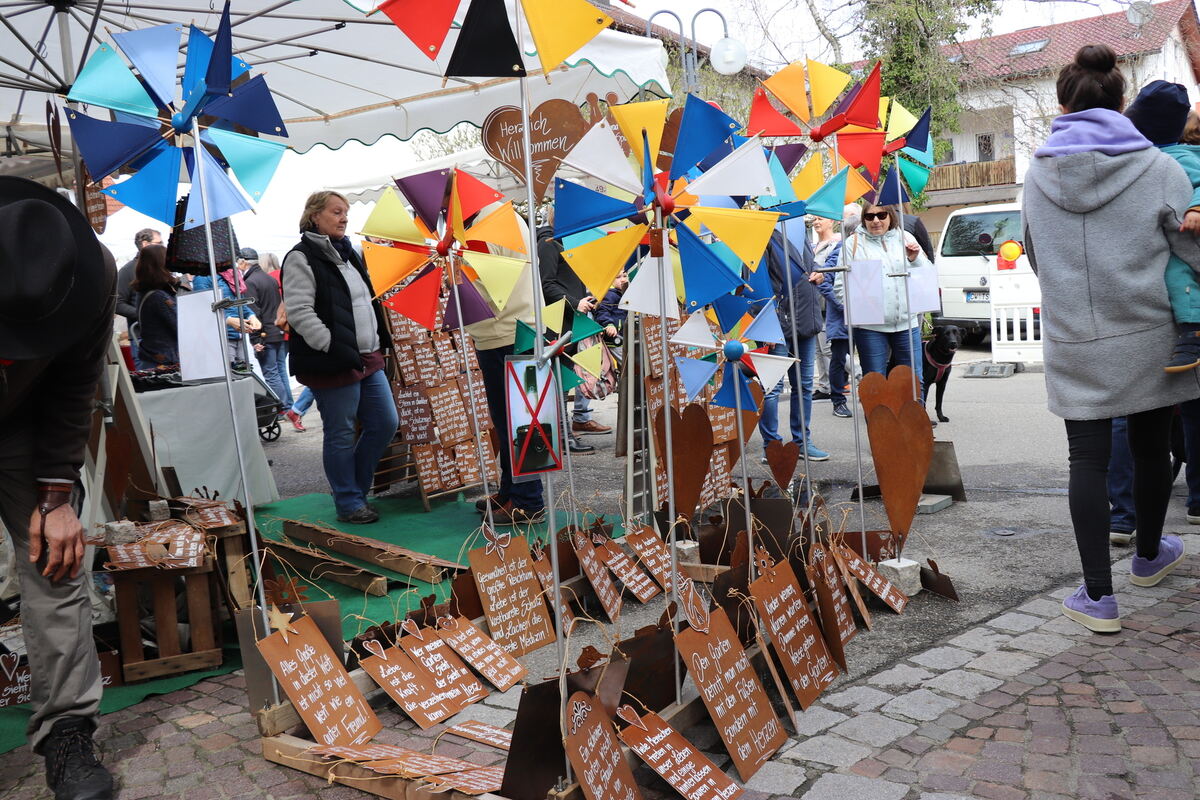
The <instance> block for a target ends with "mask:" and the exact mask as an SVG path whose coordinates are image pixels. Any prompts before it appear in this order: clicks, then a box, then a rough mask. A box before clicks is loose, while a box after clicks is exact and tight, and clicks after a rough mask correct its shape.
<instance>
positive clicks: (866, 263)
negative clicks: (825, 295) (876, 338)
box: [842, 259, 891, 326]
mask: <svg viewBox="0 0 1200 800" xmlns="http://www.w3.org/2000/svg"><path fill="white" fill-rule="evenodd" d="M842 274H843V275H844V276H845V281H846V282H845V284H844V285H845V286H847V287H849V297H850V302H849V303H847V304H846V322H847V323H848V324H850V325H854V326H861V325H882V324H883V319H884V318H883V281H884V277H883V262H882V261H876V260H870V259H863V260H857V261H853V262H851V264H850V271H849V272H844V273H842ZM888 280H891V279H890V278H889V279H888Z"/></svg>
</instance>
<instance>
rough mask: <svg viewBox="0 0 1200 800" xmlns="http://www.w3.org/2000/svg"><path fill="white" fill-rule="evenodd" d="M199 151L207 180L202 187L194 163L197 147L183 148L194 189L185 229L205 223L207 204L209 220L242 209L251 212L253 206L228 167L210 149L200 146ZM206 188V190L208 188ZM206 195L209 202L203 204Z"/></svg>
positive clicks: (237, 212)
mask: <svg viewBox="0 0 1200 800" xmlns="http://www.w3.org/2000/svg"><path fill="white" fill-rule="evenodd" d="M198 149H199V151H200V160H201V161H202V162H203V165H202V167H201V168H202V169H203V170H204V183H203V187H204V188H203V189H201V183H200V180H199V179H198V178H197V176H196V165H195V163H194V160H195V156H194V155H193V154H194V153H195V149H193V148H190V147H189V148H188V149H187V150H186V151H184V155H185V158H186V159H187V162H188V172H189V173H190V174H191V178H192V191H191V194H189V195H188V202H187V209H186V211H185V217H184V221H183V229H184V230H185V231H186V230H191V229H192V228H197V227H199V226H201V225H203V224H204V221H205V214H204V212H205V205H207V210H208V221H209V222H216V221H217V220H219V219H225V218H226V217H232V216H233V215H234V214H240V213H241V212H243V211H250V210H251V209H252V208H253V206H251V205H250V203H248V202H247V201H246V198H245V196H243V195H242V193H241V191H240V190H239V189H238V188H237V186H235V185H234V183H233V181H231V180H230V179H229V175H228V174H226V172H225V170H223V169H221V165H220V164H218V163H217V160H216V159H215V158H213V157H212V156H211V155H209V152H208V150H206V149H204V148H203V147H200V148H198ZM205 190H207V192H206V191H205ZM205 197H207V199H208V202H207V204H204V203H203V202H202V201H203V200H204V198H205Z"/></svg>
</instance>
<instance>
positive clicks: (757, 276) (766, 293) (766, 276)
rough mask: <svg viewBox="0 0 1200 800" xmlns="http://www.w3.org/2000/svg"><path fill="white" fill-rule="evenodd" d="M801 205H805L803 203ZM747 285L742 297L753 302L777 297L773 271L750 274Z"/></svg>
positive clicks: (763, 270)
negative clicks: (772, 282)
mask: <svg viewBox="0 0 1200 800" xmlns="http://www.w3.org/2000/svg"><path fill="white" fill-rule="evenodd" d="M800 205H804V204H803V203H801V204H800ZM746 284H747V285H748V286H749V287H750V288H748V289H743V290H742V293H741V296H742V297H744V298H746V299H747V300H750V301H752V302H758V301H759V300H769V299H770V298H772V297H774V296H775V287H773V286H772V285H771V271H770V270H769V269H756V270H754V271H753V272H751V273H750V275H749V277H748V278H747V279H746Z"/></svg>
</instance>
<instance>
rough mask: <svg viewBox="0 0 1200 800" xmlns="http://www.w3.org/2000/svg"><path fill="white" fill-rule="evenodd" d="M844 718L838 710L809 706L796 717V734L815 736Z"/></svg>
mask: <svg viewBox="0 0 1200 800" xmlns="http://www.w3.org/2000/svg"><path fill="white" fill-rule="evenodd" d="M844 719H846V715H845V714H843V713H841V712H840V711H834V710H833V709H830V708H825V707H824V706H810V707H809V709H808V710H807V711H805V712H804V713H803V714H800V715H799V716H798V717H797V718H796V735H797V736H815V735H817V734H818V733H821V732H822V731H824V730H825V729H826V728H829V727H831V726H833V725H836V724H838V723H839V722H841V721H842V720H844Z"/></svg>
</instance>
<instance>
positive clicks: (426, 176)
mask: <svg viewBox="0 0 1200 800" xmlns="http://www.w3.org/2000/svg"><path fill="white" fill-rule="evenodd" d="M396 186H398V187H399V188H400V191H401V192H403V193H404V196H405V197H406V198H408V204H409V205H411V206H412V207H413V210H414V211H416V212H417V216H418V217H420V218H421V221H422V222H424V223H425V226H426V227H427V228H429V230H431V231H436V230H437V225H438V217H440V216H441V213H442V209H443V208H444V207H445V202H446V191H447V189H449V188H450V170H448V169H435V170H430V171H429V172H421V173H418V174H416V175H409V176H408V177H405V178H396Z"/></svg>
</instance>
